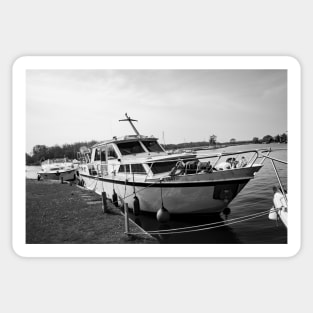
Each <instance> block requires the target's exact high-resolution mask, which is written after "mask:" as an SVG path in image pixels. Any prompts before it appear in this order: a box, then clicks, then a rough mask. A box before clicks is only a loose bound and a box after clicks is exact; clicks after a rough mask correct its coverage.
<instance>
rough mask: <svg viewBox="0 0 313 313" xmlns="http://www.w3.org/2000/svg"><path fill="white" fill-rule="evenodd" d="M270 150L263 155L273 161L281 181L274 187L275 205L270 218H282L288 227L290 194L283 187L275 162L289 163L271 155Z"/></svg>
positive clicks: (275, 219) (278, 179)
mask: <svg viewBox="0 0 313 313" xmlns="http://www.w3.org/2000/svg"><path fill="white" fill-rule="evenodd" d="M281 150H285V149H281ZM270 152H271V150H268V151H267V155H264V154H263V157H264V158H267V159H269V160H270V161H271V162H272V166H273V169H274V171H275V174H276V177H277V181H278V183H279V187H276V186H274V187H273V192H274V195H273V207H272V208H271V209H270V212H269V215H268V218H269V219H270V220H272V221H277V220H278V219H280V220H281V221H282V222H283V224H284V225H285V226H286V227H288V195H287V191H286V190H285V189H284V188H283V185H282V182H281V178H280V176H279V174H278V171H277V169H276V166H275V162H278V163H281V164H285V165H287V164H288V163H287V162H286V161H283V160H279V159H276V158H273V157H271V156H269V154H270Z"/></svg>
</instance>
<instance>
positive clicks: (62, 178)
mask: <svg viewBox="0 0 313 313" xmlns="http://www.w3.org/2000/svg"><path fill="white" fill-rule="evenodd" d="M61 184H63V176H61Z"/></svg>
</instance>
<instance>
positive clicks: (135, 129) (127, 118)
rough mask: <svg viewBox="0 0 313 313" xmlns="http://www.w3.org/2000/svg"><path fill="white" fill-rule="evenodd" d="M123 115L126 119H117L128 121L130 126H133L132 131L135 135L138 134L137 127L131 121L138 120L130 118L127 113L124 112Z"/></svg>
mask: <svg viewBox="0 0 313 313" xmlns="http://www.w3.org/2000/svg"><path fill="white" fill-rule="evenodd" d="M125 116H126V119H124V120H119V122H125V121H128V122H129V123H130V125H131V127H132V128H133V130H134V132H135V133H136V135H137V136H140V134H139V131H138V130H137V128H136V127H135V126H134V124H133V122H138V120H133V119H132V118H130V116H128V115H127V113H125Z"/></svg>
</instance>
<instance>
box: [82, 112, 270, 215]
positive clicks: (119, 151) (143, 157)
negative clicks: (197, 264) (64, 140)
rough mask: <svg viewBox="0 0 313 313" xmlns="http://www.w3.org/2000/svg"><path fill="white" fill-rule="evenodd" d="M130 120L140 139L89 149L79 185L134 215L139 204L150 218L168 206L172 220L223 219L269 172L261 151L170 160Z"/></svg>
mask: <svg viewBox="0 0 313 313" xmlns="http://www.w3.org/2000/svg"><path fill="white" fill-rule="evenodd" d="M125 115H126V119H124V120H122V121H128V122H129V123H130V125H131V127H132V128H133V130H134V131H135V134H134V135H127V136H123V137H120V138H117V137H113V139H111V140H107V141H104V142H101V143H99V144H96V145H94V146H92V147H91V148H90V149H83V150H82V151H81V153H80V164H79V174H78V179H79V180H80V184H81V185H84V186H85V187H86V188H88V189H91V190H94V191H95V192H97V193H98V194H101V193H102V192H106V195H107V197H108V198H111V199H114V198H116V196H117V197H118V199H119V202H126V203H127V204H128V206H129V208H130V209H133V208H134V200H135V201H138V200H139V204H140V210H141V211H145V212H154V213H156V212H157V211H158V210H159V209H160V208H161V206H162V205H163V203H164V206H165V207H166V209H167V210H168V212H169V213H171V214H189V213H219V212H221V211H223V210H224V209H225V208H226V207H227V206H228V205H229V203H230V202H231V201H232V200H233V199H234V198H235V197H236V196H237V195H238V193H239V192H240V191H241V190H242V189H243V188H244V187H245V185H246V184H247V183H248V182H249V181H250V179H253V178H254V175H255V173H257V172H258V171H259V170H260V169H261V167H262V166H263V164H262V161H261V162H260V163H257V160H258V158H259V154H258V151H257V150H247V151H239V152H232V153H215V154H210V155H204V154H203V155H198V154H197V153H196V152H191V153H186V152H185V153H178V154H169V153H167V152H166V151H165V150H164V149H163V147H162V146H161V145H160V144H159V143H158V139H157V138H155V137H153V136H143V135H141V134H140V133H139V132H138V130H137V129H136V128H135V126H134V124H133V122H134V121H136V120H133V119H131V118H130V117H129V116H128V115H127V114H125ZM245 156H246V157H248V156H249V160H246V158H245ZM263 161H264V160H263ZM136 198H137V199H136ZM137 203H138V202H137Z"/></svg>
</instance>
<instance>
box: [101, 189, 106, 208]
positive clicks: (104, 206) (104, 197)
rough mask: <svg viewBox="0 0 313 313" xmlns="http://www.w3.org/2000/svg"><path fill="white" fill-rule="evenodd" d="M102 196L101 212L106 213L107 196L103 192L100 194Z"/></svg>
mask: <svg viewBox="0 0 313 313" xmlns="http://www.w3.org/2000/svg"><path fill="white" fill-rule="evenodd" d="M101 196H102V212H103V213H106V212H107V211H108V204H107V194H106V192H105V191H103V192H102V193H101Z"/></svg>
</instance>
